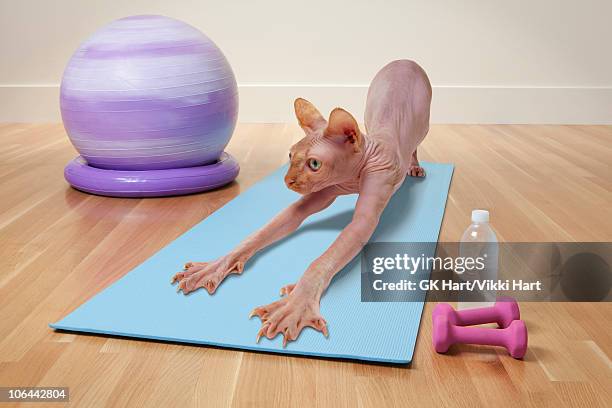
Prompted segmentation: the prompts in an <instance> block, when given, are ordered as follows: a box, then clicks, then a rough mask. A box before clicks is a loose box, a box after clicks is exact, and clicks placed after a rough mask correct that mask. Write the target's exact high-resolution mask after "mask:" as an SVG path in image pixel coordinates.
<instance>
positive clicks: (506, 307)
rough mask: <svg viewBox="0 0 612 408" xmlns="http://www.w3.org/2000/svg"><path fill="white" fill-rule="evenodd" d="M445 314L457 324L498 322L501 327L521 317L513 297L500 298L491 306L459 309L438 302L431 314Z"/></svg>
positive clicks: (470, 324)
mask: <svg viewBox="0 0 612 408" xmlns="http://www.w3.org/2000/svg"><path fill="white" fill-rule="evenodd" d="M440 315H444V316H447V317H448V320H449V321H450V322H451V323H452V324H454V325H456V326H473V325H475V324H484V323H497V324H498V325H499V327H501V328H505V327H508V326H510V324H511V323H512V322H513V321H514V320H519V319H520V318H521V312H520V311H519V307H518V303H516V300H514V299H512V298H499V299H498V300H497V302H495V305H494V306H491V307H480V308H477V309H466V310H461V311H457V310H455V309H453V307H452V306H451V305H449V304H448V303H438V304H437V305H436V307H435V308H434V310H433V312H432V314H431V316H432V318H435V317H436V316H440Z"/></svg>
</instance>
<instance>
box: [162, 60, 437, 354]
mask: <svg viewBox="0 0 612 408" xmlns="http://www.w3.org/2000/svg"><path fill="white" fill-rule="evenodd" d="M430 103H431V85H430V83H429V79H428V78H427V75H426V74H425V71H424V70H423V69H422V68H421V67H420V66H419V65H418V64H416V63H415V62H413V61H408V60H398V61H393V62H391V63H389V64H388V65H386V66H385V67H384V68H383V69H381V70H380V71H379V72H378V74H377V75H376V76H375V78H374V80H373V81H372V83H371V84H370V88H369V90H368V96H367V102H366V110H365V128H366V132H367V133H362V132H361V130H360V129H359V127H358V125H357V121H356V120H355V119H354V118H353V116H351V114H350V113H348V112H347V111H345V110H344V109H341V108H336V109H334V110H333V111H332V112H331V114H330V116H329V120H325V118H324V117H323V116H322V115H321V114H320V113H319V111H318V110H317V109H316V108H315V107H314V106H313V105H312V104H311V103H310V102H308V101H306V100H305V99H301V98H298V99H297V100H296V101H295V104H294V105H295V114H296V116H297V120H298V122H299V124H300V126H301V127H302V129H303V130H304V132H305V136H304V138H303V139H301V140H300V141H299V142H297V143H296V144H295V145H293V146H292V147H291V149H290V151H289V159H290V166H289V170H288V171H287V174H286V175H285V184H286V185H287V187H288V188H290V189H291V190H293V191H296V192H298V193H300V194H301V195H302V197H301V198H300V199H299V200H297V201H296V202H295V203H293V204H291V205H290V206H289V207H287V208H286V209H284V210H283V211H281V212H280V213H279V214H278V215H277V216H275V217H274V218H273V219H272V220H271V221H270V222H269V223H268V224H267V225H266V226H264V227H263V228H261V229H260V230H259V231H257V232H255V233H254V234H252V235H251V236H249V237H248V238H246V239H245V240H244V241H242V242H241V243H240V244H239V245H238V246H237V247H236V248H235V249H234V250H232V251H231V252H230V253H229V254H227V255H225V256H223V257H221V258H218V259H216V260H214V261H212V262H188V263H187V264H185V269H184V270H183V271H182V272H179V273H177V274H176V275H175V276H174V277H173V279H172V282H173V283H174V282H177V281H178V282H179V287H178V290H182V291H183V293H185V294H186V293H189V292H192V291H194V290H196V289H197V288H200V287H203V288H205V289H206V290H207V291H208V292H209V293H210V294H212V293H214V292H215V290H216V289H217V287H218V286H219V284H220V283H221V281H223V279H225V277H226V276H228V275H229V274H232V273H237V274H240V273H242V271H243V269H244V265H245V264H246V262H247V261H248V260H249V259H250V258H251V257H252V256H253V255H254V254H255V253H256V252H258V251H259V250H261V249H262V248H265V247H267V246H268V245H270V244H272V243H273V242H275V241H278V240H280V239H281V238H283V237H285V236H287V235H289V234H291V233H292V232H294V231H295V230H296V229H297V228H298V227H299V226H300V224H301V223H302V222H303V221H304V220H305V219H306V218H307V217H308V216H310V215H312V214H314V213H316V212H319V211H321V210H323V209H325V208H327V207H328V206H329V205H330V204H332V202H333V201H334V199H335V198H336V197H337V196H339V195H343V194H354V193H357V194H359V198H358V200H357V204H356V207H355V212H354V215H353V218H352V221H351V222H350V223H349V224H348V225H347V226H346V227H345V228H344V230H342V232H341V233H340V235H339V236H338V237H337V239H336V240H335V241H334V243H333V244H332V245H331V246H330V247H329V248H328V249H327V250H326V251H325V252H324V253H323V254H322V255H321V256H320V257H319V258H317V259H316V260H314V262H312V263H311V264H310V265H309V267H308V268H307V269H306V271H305V272H304V274H303V275H302V277H301V278H300V279H299V280H298V281H297V282H296V283H295V284H291V285H287V286H285V287H283V288H282V289H281V290H280V294H281V298H280V300H277V301H276V302H273V303H270V304H269V305H265V306H260V307H257V308H255V309H254V310H253V312H252V313H251V316H250V317H253V316H258V317H259V318H260V319H261V322H262V326H261V329H260V331H259V333H258V334H257V340H256V341H257V342H259V339H260V338H261V336H265V337H267V338H269V339H272V338H274V337H276V335H278V334H282V335H283V337H284V341H283V346H285V345H286V343H287V342H288V341H292V340H295V339H296V338H297V337H298V336H299V334H300V332H301V331H302V329H303V328H305V327H307V326H310V327H312V328H314V329H315V330H318V331H320V332H322V333H323V334H324V335H325V336H327V335H328V332H327V323H326V321H325V319H324V318H323V316H322V315H321V313H320V311H319V302H320V300H321V296H322V295H323V292H324V291H325V289H326V288H327V287H328V285H329V284H330V281H331V280H332V278H333V276H334V275H335V274H336V273H337V272H338V271H340V270H341V269H342V268H343V267H344V266H345V265H346V264H347V263H349V262H350V261H351V260H352V259H353V258H354V257H355V256H356V255H357V254H358V253H359V252H360V250H361V249H362V247H363V245H364V244H365V243H367V242H368V240H369V238H370V236H371V235H372V233H373V232H374V229H375V228H376V226H377V224H378V221H379V218H380V216H381V213H382V212H383V210H384V208H385V207H386V205H387V203H388V202H389V199H390V198H391V196H392V195H393V193H395V191H396V190H397V189H398V188H399V187H400V186H401V184H402V182H403V181H404V178H405V177H406V176H407V175H408V176H412V177H424V176H425V171H424V169H423V168H422V167H421V166H420V165H419V161H418V159H417V147H418V145H419V144H420V143H421V142H422V141H423V139H424V138H425V135H426V134H427V132H428V130H429V108H430Z"/></svg>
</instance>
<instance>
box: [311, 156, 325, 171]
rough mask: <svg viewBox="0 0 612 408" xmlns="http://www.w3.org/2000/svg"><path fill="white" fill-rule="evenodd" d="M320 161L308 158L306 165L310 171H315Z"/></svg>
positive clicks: (319, 165) (318, 167) (319, 166)
mask: <svg viewBox="0 0 612 408" xmlns="http://www.w3.org/2000/svg"><path fill="white" fill-rule="evenodd" d="M321 164H322V163H321V161H320V160H317V159H310V160H308V167H310V169H311V170H312V171H317V170H319V169H320V168H321Z"/></svg>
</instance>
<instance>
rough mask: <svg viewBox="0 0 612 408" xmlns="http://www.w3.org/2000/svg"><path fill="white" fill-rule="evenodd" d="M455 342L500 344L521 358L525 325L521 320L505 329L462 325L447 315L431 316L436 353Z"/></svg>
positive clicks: (524, 344)
mask: <svg viewBox="0 0 612 408" xmlns="http://www.w3.org/2000/svg"><path fill="white" fill-rule="evenodd" d="M457 343H464V344H482V345H487V346H502V347H505V348H506V350H508V352H509V353H510V355H511V356H512V357H514V358H523V356H524V355H525V352H526V351H527V327H526V326H525V323H524V322H523V321H522V320H515V321H513V322H512V323H510V325H509V326H508V327H506V328H505V329H486V328H482V327H462V326H457V325H455V324H453V323H452V322H451V320H450V319H449V318H448V316H445V315H438V316H435V317H434V318H433V345H434V348H435V349H436V351H437V352H438V353H446V352H447V351H448V349H449V347H450V346H452V345H453V344H457Z"/></svg>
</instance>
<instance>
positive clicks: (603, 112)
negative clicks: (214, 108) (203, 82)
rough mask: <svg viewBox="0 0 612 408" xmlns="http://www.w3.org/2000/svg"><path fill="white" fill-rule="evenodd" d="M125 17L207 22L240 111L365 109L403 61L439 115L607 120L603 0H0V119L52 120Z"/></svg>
mask: <svg viewBox="0 0 612 408" xmlns="http://www.w3.org/2000/svg"><path fill="white" fill-rule="evenodd" d="M132 14H164V15H167V16H170V17H174V18H178V19H181V20H183V21H186V22H188V23H190V24H192V25H194V26H196V27H198V28H200V29H201V30H202V31H204V32H206V33H207V34H208V36H209V37H211V38H212V39H213V40H214V41H215V42H216V43H217V44H218V45H219V46H220V47H221V48H222V49H223V51H224V52H225V54H226V56H227V57H228V59H229V61H230V63H231V64H232V66H233V67H234V71H235V73H236V77H237V79H238V82H239V85H240V86H241V87H240V91H241V107H240V112H241V113H240V120H241V121H286V120H293V117H292V112H291V105H292V100H293V99H294V98H295V97H296V96H304V97H306V98H309V99H311V100H312V101H313V102H315V104H318V105H319V106H320V107H321V109H322V110H329V109H331V108H332V107H333V106H336V105H340V106H345V107H347V108H349V109H352V110H353V111H354V113H355V114H356V115H357V116H359V117H361V116H362V113H363V105H364V101H365V92H366V89H367V84H368V83H369V81H370V79H371V78H372V76H373V75H374V74H375V72H376V71H377V69H379V68H380V67H382V66H383V65H384V64H385V63H386V62H388V61H390V60H393V59H397V58H411V59H414V60H416V61H418V62H419V63H420V64H421V65H422V66H423V67H424V68H425V70H426V71H427V72H428V74H429V76H430V79H431V82H432V84H433V85H434V101H433V121H435V122H446V123H448V122H455V123H456V122H481V123H483V122H484V123H612V23H611V19H610V16H612V1H610V0H585V1H581V2H578V1H569V0H568V1H553V0H539V1H533V0H515V1H495V0H471V1H470V0H467V1H455V0H440V1H427V0H412V1H401V0H387V1H374V0H370V1H368V0H341V1H332V0H330V1H324V0H310V1H301V2H293V1H289V0H285V1H282V0H269V1H262V0H225V1H223V0H217V1H210V0H189V1H167V0H166V1H162V0H123V1H118V2H112V1H106V0H56V1H40V0H39V1H36V0H20V1H12V0H0V58H1V63H0V103H1V109H0V121H7V120H8V121H40V120H59V114H58V107H57V93H58V88H57V87H58V84H59V82H60V79H61V74H62V70H63V68H64V64H65V63H66V61H67V60H68V58H69V57H70V55H71V54H72V52H73V51H74V50H75V49H76V47H77V46H78V44H79V43H80V42H81V41H82V40H84V39H85V38H87V37H88V36H89V35H90V34H91V33H92V32H93V31H95V30H96V29H97V28H99V27H101V26H102V25H104V24H106V23H108V22H110V21H111V20H113V19H115V18H119V17H123V16H126V15H132Z"/></svg>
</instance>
